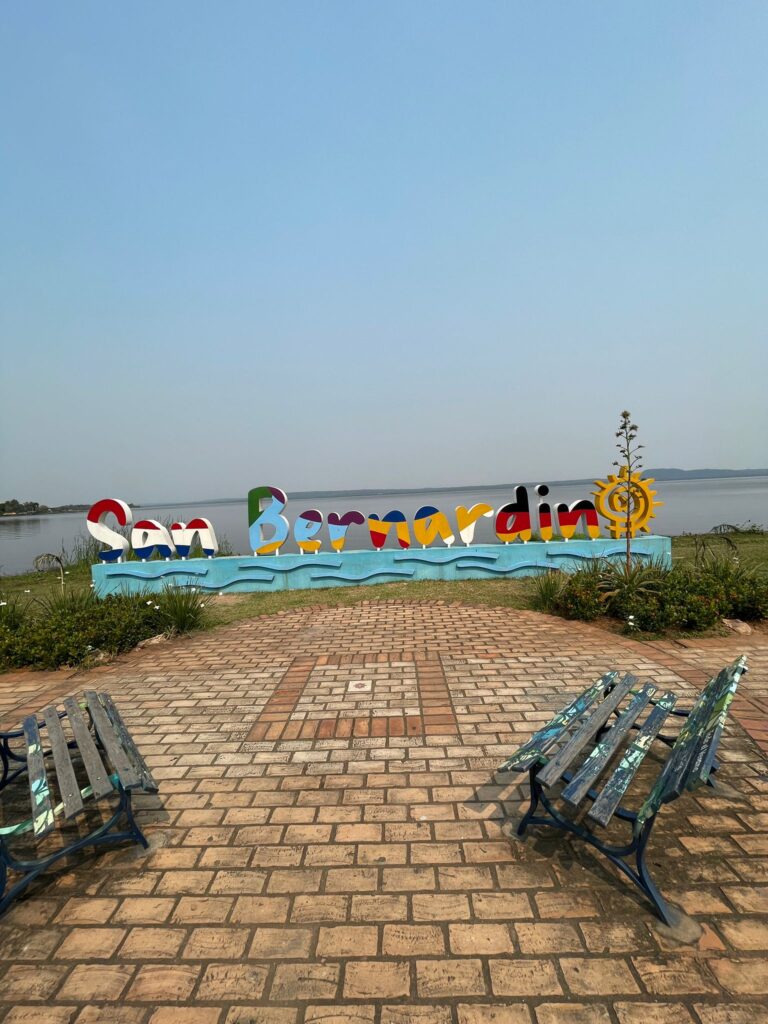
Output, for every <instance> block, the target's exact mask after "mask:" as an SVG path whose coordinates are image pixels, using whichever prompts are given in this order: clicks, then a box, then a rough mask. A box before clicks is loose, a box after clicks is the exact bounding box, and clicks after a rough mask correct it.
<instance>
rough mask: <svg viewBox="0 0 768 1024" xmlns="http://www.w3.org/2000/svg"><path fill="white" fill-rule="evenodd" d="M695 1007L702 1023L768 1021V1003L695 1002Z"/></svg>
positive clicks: (742, 1023) (757, 1023) (756, 1022)
mask: <svg viewBox="0 0 768 1024" xmlns="http://www.w3.org/2000/svg"><path fill="white" fill-rule="evenodd" d="M693 1008H694V1010H695V1011H696V1014H697V1016H698V1017H699V1019H700V1021H701V1024H765V1022H766V1021H768V1004H766V1003H763V1004H762V1005H758V1004H755V1003H718V1004H712V1003H694V1004H693Z"/></svg>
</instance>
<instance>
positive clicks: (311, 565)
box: [237, 555, 341, 573]
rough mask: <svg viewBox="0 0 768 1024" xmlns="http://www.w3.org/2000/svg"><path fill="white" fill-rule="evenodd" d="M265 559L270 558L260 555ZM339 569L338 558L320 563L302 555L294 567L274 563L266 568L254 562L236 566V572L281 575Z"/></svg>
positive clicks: (310, 556) (339, 562)
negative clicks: (280, 573)
mask: <svg viewBox="0 0 768 1024" xmlns="http://www.w3.org/2000/svg"><path fill="white" fill-rule="evenodd" d="M266 557H270V556H267V555H262V558H266ZM285 557H286V556H285V555H283V558H285ZM340 568H341V559H340V558H334V560H333V561H332V562H321V561H319V560H318V559H315V558H313V557H312V555H304V557H303V558H302V560H301V561H300V562H298V563H297V564H296V565H275V564H274V562H270V564H269V566H266V565H257V564H256V563H255V561H254V562H246V564H245V565H238V567H237V569H238V572H251V571H252V570H253V569H256V570H257V571H258V572H272V573H275V572H282V573H289V572H296V570H297V569H340Z"/></svg>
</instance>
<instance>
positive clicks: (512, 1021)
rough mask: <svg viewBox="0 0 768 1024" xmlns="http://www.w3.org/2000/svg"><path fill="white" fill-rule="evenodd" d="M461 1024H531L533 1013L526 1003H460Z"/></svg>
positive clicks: (498, 1001)
mask: <svg viewBox="0 0 768 1024" xmlns="http://www.w3.org/2000/svg"><path fill="white" fill-rule="evenodd" d="M458 1015H459V1024H530V1020H531V1011H530V1010H529V1009H528V1007H527V1006H526V1004H525V1003H504V1002H501V1001H500V1000H497V1001H496V1002H494V1003H493V1004H490V1003H473V1004H472V1005H469V1004H468V1003H459V1006H458Z"/></svg>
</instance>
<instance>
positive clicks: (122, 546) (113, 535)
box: [85, 498, 133, 562]
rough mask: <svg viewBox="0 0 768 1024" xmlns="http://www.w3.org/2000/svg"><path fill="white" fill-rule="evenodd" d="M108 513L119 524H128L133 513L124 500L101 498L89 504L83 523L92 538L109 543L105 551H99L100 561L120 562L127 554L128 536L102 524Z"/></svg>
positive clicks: (102, 542)
mask: <svg viewBox="0 0 768 1024" xmlns="http://www.w3.org/2000/svg"><path fill="white" fill-rule="evenodd" d="M110 513H111V514H112V515H113V516H114V517H115V518H116V519H117V521H118V523H119V524H120V525H121V526H130V525H131V523H132V522H133V513H132V512H131V508H130V506H129V505H128V504H127V503H126V502H124V501H120V499H119V498H102V499H101V501H97V502H96V504H95V505H91V507H90V509H89V510H88V515H87V516H86V520H85V525H86V526H87V527H88V533H90V535H91V536H92V537H93V538H94V540H97V541H98V542H99V543H100V544H108V545H109V549H108V550H107V551H100V552H99V558H100V559H101V561H102V562H120V561H122V559H123V558H125V556H126V555H127V554H128V547H129V544H128V538H127V537H124V536H123V535H122V534H121V533H118V532H117V530H110V528H109V527H108V526H105V525H104V517H105V516H108V515H109V514H110Z"/></svg>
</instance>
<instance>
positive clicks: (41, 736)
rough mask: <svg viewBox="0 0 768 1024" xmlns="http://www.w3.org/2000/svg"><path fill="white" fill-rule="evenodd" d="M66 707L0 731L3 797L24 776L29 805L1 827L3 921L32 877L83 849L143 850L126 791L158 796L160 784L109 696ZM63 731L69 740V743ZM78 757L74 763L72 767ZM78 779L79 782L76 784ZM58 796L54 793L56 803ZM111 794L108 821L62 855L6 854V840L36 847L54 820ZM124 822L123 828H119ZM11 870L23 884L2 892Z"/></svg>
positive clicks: (89, 693) (91, 695)
mask: <svg viewBox="0 0 768 1024" xmlns="http://www.w3.org/2000/svg"><path fill="white" fill-rule="evenodd" d="M63 706H64V711H63V712H59V711H57V710H56V708H55V707H53V706H51V707H48V708H45V710H44V711H42V712H41V713H40V716H39V718H38V716H35V715H30V716H29V717H28V718H25V719H24V722H23V723H22V728H21V729H20V730H17V731H15V732H5V733H3V732H0V761H2V777H1V778H0V792H2V791H3V790H5V789H6V787H7V786H8V784H9V783H10V782H11V781H12V780H13V779H15V778H16V777H17V776H19V775H21V774H23V773H25V772H26V773H27V775H28V779H29V795H30V800H31V804H32V815H31V817H30V818H29V819H28V820H26V821H22V822H20V823H19V824H15V825H5V826H3V827H1V828H0V914H2V913H3V912H4V911H5V910H6V909H7V908H8V907H9V906H10V904H11V903H12V902H13V900H14V899H15V898H16V897H17V896H19V894H20V893H22V892H23V891H24V889H26V887H27V886H28V885H29V884H30V882H32V880H33V879H34V878H36V877H37V876H38V875H39V874H41V873H42V872H43V871H45V870H46V869H47V868H48V867H50V866H51V865H52V864H54V863H55V862H56V861H57V860H59V859H60V858H62V857H66V856H68V855H69V854H71V853H74V852H75V851H76V850H79V849H81V848H82V847H85V846H100V845H104V844H112V843H119V842H122V841H123V840H126V839H133V840H135V841H136V842H139V843H141V844H142V845H143V846H145V847H146V846H147V841H146V839H145V838H144V835H143V834H142V832H141V829H140V828H139V826H138V825H137V824H136V821H135V818H134V816H133V810H132V808H131V791H132V790H134V789H141V790H143V791H144V792H148V793H156V792H157V784H156V783H155V781H154V779H153V778H152V775H151V773H150V771H149V769H148V768H147V766H146V764H145V762H144V759H143V757H142V756H141V754H140V753H139V751H138V749H137V748H136V744H135V743H134V742H133V740H132V738H131V735H130V733H129V732H128V729H127V728H126V726H125V723H124V722H123V719H122V717H121V716H120V712H119V711H118V709H117V707H116V706H115V704H114V702H113V701H112V698H111V697H110V696H109V694H107V693H96V692H94V691H93V690H87V691H86V693H85V700H84V701H83V702H82V704H79V703H78V702H77V701H76V700H75V699H74V697H67V698H66V699H65V700H64V701H63ZM84 712H85V714H84ZM86 716H87V717H86ZM66 725H68V726H69V732H70V733H71V737H72V738H71V739H68V738H67V734H66V732H65V726H66ZM13 741H16V742H13ZM19 741H21V742H19ZM46 748H47V749H46ZM75 751H76V752H77V754H78V755H79V758H77V759H75V760H73V758H72V753H74V752H75ZM78 772H79V773H80V775H81V776H82V778H81V779H80V780H78ZM86 779H87V785H84V786H81V781H82V782H85V781H86ZM55 794H58V797H59V799H58V802H56V797H55ZM114 795H116V796H117V798H118V802H117V807H116V808H114V810H113V813H112V815H111V817H110V818H109V820H108V821H106V822H103V823H102V824H100V825H99V826H98V827H96V828H94V829H93V830H92V831H90V832H89V833H88V834H87V835H82V836H78V837H77V838H75V839H74V840H73V841H72V842H71V843H69V844H68V845H67V846H64V847H63V848H62V849H59V850H56V851H54V852H53V853H50V854H49V855H48V856H43V857H40V858H38V859H18V858H17V857H15V856H14V854H13V853H12V852H11V849H10V847H9V843H8V840H9V839H12V838H13V837H15V836H20V835H22V834H24V833H27V832H32V834H33V836H34V838H35V840H41V839H43V838H44V837H45V836H47V835H48V834H49V833H50V832H52V831H53V828H54V825H55V821H56V818H57V816H58V815H59V814H62V813H63V814H64V817H65V818H68V819H69V818H74V817H76V816H77V815H79V814H81V813H83V812H84V811H85V810H86V806H87V805H88V804H89V802H90V801H91V800H93V801H99V800H103V799H106V798H108V797H112V796H114ZM122 819H125V821H124V823H123V826H122V827H121V828H119V827H117V826H118V825H119V824H120V823H121V820H122ZM9 870H12V871H15V872H18V873H19V874H20V875H21V877H20V879H19V880H18V881H16V883H15V884H14V885H12V886H10V888H8V891H7V892H6V885H7V883H8V871H9Z"/></svg>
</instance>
